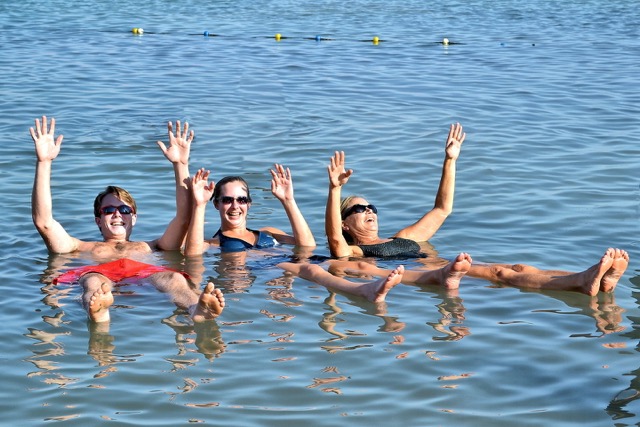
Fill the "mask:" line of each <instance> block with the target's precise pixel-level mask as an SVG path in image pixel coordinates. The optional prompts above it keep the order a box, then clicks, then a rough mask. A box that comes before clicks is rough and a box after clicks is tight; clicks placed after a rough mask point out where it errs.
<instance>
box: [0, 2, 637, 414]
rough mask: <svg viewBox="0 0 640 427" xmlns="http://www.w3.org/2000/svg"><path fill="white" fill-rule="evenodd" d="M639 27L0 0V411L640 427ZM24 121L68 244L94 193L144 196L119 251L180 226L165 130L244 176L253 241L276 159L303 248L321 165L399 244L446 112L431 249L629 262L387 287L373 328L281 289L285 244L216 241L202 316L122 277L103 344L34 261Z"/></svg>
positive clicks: (45, 262)
mask: <svg viewBox="0 0 640 427" xmlns="http://www.w3.org/2000/svg"><path fill="white" fill-rule="evenodd" d="M639 24H640V19H639V13H638V8H637V2H636V1H619V2H615V3H610V2H601V1H586V2H583V1H563V2H549V1H543V0H534V1H528V2H524V1H508V0H504V1H471V2H466V1H459V0H454V1H449V2H447V3H446V4H445V3H431V2H424V1H402V2H401V1H395V0H392V1H384V2H382V1H354V2H334V1H316V2H295V1H280V2H268V3H265V2H248V1H234V2H231V1H217V2H197V1H193V0H190V1H184V2H171V1H160V0H158V1H151V0H143V1H137V2H131V1H124V0H121V1H112V2H77V1H49V2H36V1H26V2H25V1H23V2H17V1H11V0H10V1H6V2H3V3H1V4H0V42H1V46H2V47H3V48H2V49H1V50H0V77H1V78H0V89H1V91H0V93H1V94H2V96H0V132H1V134H2V135H3V137H4V141H3V144H2V153H3V155H2V156H1V158H0V163H1V167H0V189H1V190H0V191H2V200H3V204H2V206H3V210H2V214H3V221H2V224H3V225H2V236H4V239H5V241H6V242H7V243H6V244H5V247H4V248H3V250H2V252H0V260H1V262H2V271H3V279H4V280H3V281H2V291H3V292H2V293H3V298H2V302H0V309H1V312H2V322H1V323H2V326H1V329H0V333H1V334H2V336H3V341H4V343H5V344H4V345H3V346H2V350H0V360H1V361H2V367H3V369H2V374H0V375H1V378H2V384H3V385H4V387H2V390H1V391H0V413H1V414H2V415H1V419H2V423H3V424H4V425H16V424H20V425H41V424H44V423H47V422H56V421H57V422H63V424H64V425H78V426H87V425H98V424H102V423H104V424H112V425H154V426H160V425H167V426H169V425H170V426H175V425H188V424H192V423H200V422H202V423H205V424H209V425H242V426H265V425H273V426H276V425H277V426H282V425H292V426H293V425H301V424H309V425H314V426H315V425H318V426H323V425H326V426H333V425H337V424H339V423H340V424H342V423H348V424H349V425H367V426H370V425H383V424H384V425H403V426H405V425H411V426H424V425H465V426H484V425H486V426H540V425H553V426H572V425H577V424H580V425H586V426H603V425H616V426H630V425H637V423H638V422H640V399H637V397H638V394H639V393H640V382H639V380H638V376H639V374H638V369H639V366H640V358H639V357H638V339H639V338H640V333H639V332H638V327H639V324H640V323H639V322H640V320H639V319H640V314H639V309H638V303H639V301H640V292H639V291H638V285H639V284H640V268H639V267H638V261H637V260H638V259H640V249H639V248H638V235H639V231H640V230H639V228H640V227H639V223H640V221H639V219H640V218H639V216H640V214H639V203H640V190H639V188H640V187H639V180H638V164H639V159H640V156H639V154H640V149H639V148H638V147H639V146H640V145H639V144H640V137H639V136H638V131H639V130H640V125H639V121H638V118H639V117H640V114H639V113H640V90H639V89H640V85H639V83H640V77H638V76H639V74H638V71H637V70H638V68H639V65H640V63H639V60H638V58H640V42H639V37H638V35H639V34H638V32H639V28H640V25H639ZM134 27H141V28H144V29H145V33H144V34H143V35H142V36H136V35H134V34H132V32H131V29H132V28H134ZM205 30H206V31H209V32H210V33H212V34H218V36H216V37H207V38H205V37H203V36H202V33H203V32H204V31H205ZM277 33H280V34H282V35H283V36H285V37H286V38H284V39H282V40H280V41H279V42H277V41H276V40H275V39H274V36H275V34H277ZM316 35H322V36H323V37H324V38H328V39H332V40H323V41H321V42H316V41H315V40H313V38H315V36H316ZM376 36H377V37H379V38H380V39H381V40H383V41H382V42H381V43H379V44H378V45H374V44H373V43H372V42H371V40H372V39H373V37H376ZM444 37H447V38H448V39H449V40H451V41H454V42H459V43H460V44H454V45H450V46H448V47H445V46H443V45H441V44H439V43H437V42H438V41H441V40H442V39H443V38H444ZM42 114H47V115H48V116H53V117H55V118H56V119H57V121H58V131H59V132H60V133H63V134H64V135H65V139H64V143H63V147H62V153H61V155H60V156H59V157H58V159H56V161H55V162H54V165H53V182H52V184H53V194H54V214H55V217H56V219H58V220H59V221H60V222H61V223H62V224H63V225H64V226H65V228H66V229H67V230H68V231H69V232H70V233H71V234H72V235H74V236H77V237H79V238H83V239H86V240H92V239H98V238H99V234H98V230H97V229H96V227H95V225H94V223H93V218H92V207H91V202H92V200H93V198H94V197H95V194H96V193H97V192H98V191H100V190H101V189H102V188H103V187H104V186H105V185H108V184H115V185H121V186H123V187H126V188H127V189H129V190H130V191H131V192H132V193H133V194H134V196H135V197H136V199H137V202H138V206H139V208H140V210H139V220H138V224H137V225H136V231H135V233H134V236H133V237H134V238H135V239H139V240H147V239H152V238H155V237H157V235H158V234H159V233H160V231H161V230H162V229H163V228H164V226H165V225H166V223H167V222H168V221H169V220H170V218H171V217H172V216H173V213H174V204H173V184H172V172H171V168H170V166H169V164H168V163H167V162H166V160H165V159H164V158H163V157H162V154H161V153H160V151H159V150H158V149H157V147H156V146H155V141H156V140H158V139H163V140H166V122H167V121H170V120H171V121H173V120H176V119H180V120H187V121H189V123H190V124H191V126H192V128H193V129H194V130H195V132H196V141H195V143H194V146H193V150H192V159H191V170H192V171H195V170H196V168H199V167H206V168H208V169H211V170H212V173H213V176H214V178H217V177H221V176H224V175H227V174H232V173H233V174H242V175H244V176H246V177H247V178H248V180H249V182H250V184H251V186H252V188H253V189H254V190H253V193H254V194H253V195H254V199H255V200H254V204H253V207H252V217H251V223H250V224H251V225H252V226H254V227H260V226H265V225H272V226H275V227H279V228H283V229H288V228H289V227H288V223H287V220H286V217H285V215H284V214H283V212H282V210H281V208H280V206H279V203H278V202H277V201H276V200H274V199H273V197H272V196H271V194H270V192H269V178H270V176H269V172H268V169H269V167H270V166H271V164H272V163H273V162H279V163H284V164H285V165H287V166H289V167H291V169H292V171H293V173H294V182H295V186H296V196H297V200H298V203H299V205H300V206H301V208H302V210H303V212H304V213H305V215H306V217H307V219H308V221H309V223H310V225H311V227H312V229H313V231H314V233H315V235H316V238H317V239H318V241H319V242H321V245H320V246H319V248H318V249H317V251H316V254H318V255H328V250H327V248H326V246H325V244H324V236H323V215H324V203H325V198H326V189H327V177H326V165H327V163H328V159H329V156H330V155H331V153H332V152H333V151H334V150H336V149H340V150H345V151H346V152H347V156H348V158H347V160H348V163H349V165H350V167H352V168H353V169H354V170H355V171H356V172H355V175H354V176H353V178H352V179H351V180H350V182H349V184H348V186H349V188H348V191H349V192H353V193H360V194H364V195H366V196H367V197H368V198H369V199H370V200H371V201H372V202H374V203H375V204H376V205H377V206H378V208H379V210H380V211H379V217H380V221H381V229H382V235H391V234H393V232H395V231H396V230H397V229H399V228H401V227H403V226H404V225H407V224H408V223H410V222H412V221H414V220H415V219H416V218H418V217H419V216H420V215H421V214H422V213H423V212H425V211H426V210H427V209H429V208H430V207H431V206H432V204H433V197H434V195H435V191H436V188H437V184H438V179H439V175H440V166H441V163H442V156H443V142H444V138H445V136H446V131H447V127H448V125H449V124H450V123H451V122H454V121H460V122H461V123H462V124H463V125H464V126H465V130H466V131H467V140H466V141H465V143H464V146H463V152H462V155H461V158H460V160H459V162H458V177H457V190H456V202H455V209H454V213H453V215H452V216H451V217H450V218H449V219H447V222H446V223H445V225H444V226H443V228H442V229H441V230H440V231H439V232H438V234H437V235H436V236H435V237H434V238H433V239H432V240H431V244H432V245H433V246H434V248H435V250H437V251H438V252H439V253H440V255H441V256H444V257H446V258H451V257H453V256H454V255H455V254H457V253H458V252H460V251H466V252H469V253H471V254H472V256H473V257H474V260H477V261H486V262H493V261H495V262H526V263H530V264H533V265H536V266H538V267H542V268H562V269H569V270H582V269H584V268H586V267H587V266H590V265H591V264H593V263H595V262H596V260H597V259H599V257H600V256H601V254H602V252H603V251H604V250H605V249H606V248H607V247H609V246H613V247H621V248H624V249H626V250H627V251H628V252H629V253H630V255H631V263H630V265H629V269H628V270H627V273H626V274H625V275H624V277H623V278H622V280H621V282H620V284H619V285H618V287H617V289H616V291H615V294H614V295H613V296H609V297H605V296H600V297H599V298H595V299H591V298H588V297H585V296H583V295H578V294H574V293H566V292H542V293H540V292H527V291H522V290H518V289H512V288H500V287H495V286H492V285H491V284H489V283H486V282H483V281H481V280H477V279H472V278H465V279H464V280H463V283H462V285H461V288H460V290H459V292H458V293H457V294H445V293H443V292H441V291H439V290H438V289H437V288H423V289H418V288H414V287H408V286H401V287H397V288H395V289H394V290H393V292H392V293H391V294H390V295H389V297H388V299H387V307H386V312H384V313H380V312H377V311H376V310H375V308H374V307H373V306H371V305H369V304H367V303H365V302H362V301H359V300H353V299H349V298H346V297H344V296H342V295H336V296H332V295H331V294H330V293H329V292H327V290H326V289H324V288H323V287H320V286H317V285H314V284H312V283H309V282H306V281H304V280H302V279H298V278H296V279H294V280H289V279H288V278H284V277H283V274H282V272H281V271H280V270H279V269H277V268H276V267H274V265H275V264H276V262H277V261H278V260H280V259H282V258H283V257H284V256H286V251H285V252H284V254H283V253H281V252H278V253H275V254H272V255H271V256H269V257H265V256H263V255H255V254H250V256H249V259H248V260H247V261H246V263H245V264H244V266H241V265H238V263H229V262H225V261H224V260H222V259H220V256H219V254H218V253H217V251H211V252H210V253H208V254H207V255H206V257H205V263H204V265H203V268H204V276H205V278H208V279H213V280H215V281H217V282H218V283H220V284H221V286H222V287H223V288H224V290H225V292H226V293H227V302H228V308H227V310H226V311H225V312H224V314H223V315H222V316H221V317H220V318H219V319H218V321H217V322H216V324H217V327H218V329H215V328H213V329H205V330H194V329H193V328H192V327H191V326H190V325H189V323H188V322H187V320H186V319H185V318H184V317H183V316H174V307H173V305H172V304H171V303H170V302H168V301H167V300H166V299H165V298H164V296H163V295H161V294H158V293H157V292H155V291H154V290H153V289H150V288H149V287H147V286H135V287H129V288H126V289H124V290H123V292H126V293H123V294H121V295H117V296H116V305H115V307H114V308H113V309H112V321H111V325H110V328H109V329H108V331H105V330H94V329H92V328H91V327H90V326H89V325H88V324H87V322H86V318H85V314H84V312H83V310H82V308H81V306H80V304H79V301H78V297H79V291H78V289H77V288H76V287H68V286H67V287H62V286H61V287H57V288H56V287H53V286H51V285H48V284H47V282H48V280H50V277H51V275H52V274H55V273H57V272H59V271H61V270H63V269H64V268H67V267H69V266H74V265H84V264H85V263H86V260H83V259H75V258H72V257H50V256H49V255H48V254H47V252H46V249H45V247H44V245H43V243H42V241H41V239H40V237H39V235H38V234H37V232H36V231H35V229H34V227H33V225H32V223H31V218H30V193H31V185H32V182H33V173H34V163H35V158H34V153H33V146H32V143H31V140H30V137H29V135H28V128H29V126H32V124H33V119H34V118H36V117H39V116H41V115H42ZM208 221H209V222H208V224H207V233H208V234H213V232H214V231H215V229H216V227H217V225H218V224H217V219H216V216H215V214H214V211H213V210H212V209H209V212H208ZM157 262H158V263H162V264H169V263H180V262H182V259H181V257H180V256H179V254H165V255H162V256H161V255H158V260H157ZM382 264H383V265H386V264H385V263H382ZM415 265H416V264H415V263H413V262H409V263H408V265H407V266H408V267H412V266H415ZM63 266H64V267H63Z"/></svg>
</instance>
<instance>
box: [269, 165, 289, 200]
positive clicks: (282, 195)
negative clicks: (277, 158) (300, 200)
mask: <svg viewBox="0 0 640 427" xmlns="http://www.w3.org/2000/svg"><path fill="white" fill-rule="evenodd" d="M273 166H274V168H273V169H271V170H270V172H271V193H272V194H273V195H274V196H275V197H276V198H277V199H278V200H280V201H281V202H282V201H285V200H293V179H292V178H291V171H290V170H289V168H286V169H285V168H284V167H283V166H282V165H280V164H278V163H276V164H274V165H273ZM274 169H275V170H274Z"/></svg>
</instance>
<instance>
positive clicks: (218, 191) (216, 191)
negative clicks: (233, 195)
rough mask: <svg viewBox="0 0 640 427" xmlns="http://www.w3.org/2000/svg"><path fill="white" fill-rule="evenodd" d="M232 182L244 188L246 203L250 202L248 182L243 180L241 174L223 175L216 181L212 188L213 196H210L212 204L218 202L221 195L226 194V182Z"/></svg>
mask: <svg viewBox="0 0 640 427" xmlns="http://www.w3.org/2000/svg"><path fill="white" fill-rule="evenodd" d="M234 182H235V183H238V184H239V185H240V187H242V188H243V189H244V192H245V194H244V196H245V197H247V198H248V203H251V194H250V192H249V184H247V181H245V180H244V178H242V177H241V176H225V177H224V178H222V179H221V180H220V181H218V182H217V183H216V185H215V187H214V188H213V196H211V200H212V201H213V204H214V205H215V204H216V203H218V202H220V201H221V198H222V197H225V196H228V195H227V194H225V191H224V187H225V186H226V185H227V184H230V183H234Z"/></svg>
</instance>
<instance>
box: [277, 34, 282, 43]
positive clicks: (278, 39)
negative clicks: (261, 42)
mask: <svg viewBox="0 0 640 427" xmlns="http://www.w3.org/2000/svg"><path fill="white" fill-rule="evenodd" d="M281 38H282V34H280V33H278V34H276V41H277V42H279V41H280V39H281Z"/></svg>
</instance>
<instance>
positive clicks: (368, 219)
mask: <svg viewBox="0 0 640 427" xmlns="http://www.w3.org/2000/svg"><path fill="white" fill-rule="evenodd" d="M344 212H345V214H346V215H347V216H346V217H345V218H344V219H343V220H342V229H343V230H345V231H346V232H347V233H349V234H351V235H352V236H354V237H355V236H357V234H359V233H367V232H374V233H376V234H377V233H378V215H377V210H376V208H375V206H373V205H371V204H370V203H369V202H368V201H367V200H366V199H363V198H362V197H355V198H353V199H352V200H351V203H349V205H348V207H347V208H346V209H345V210H344Z"/></svg>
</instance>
